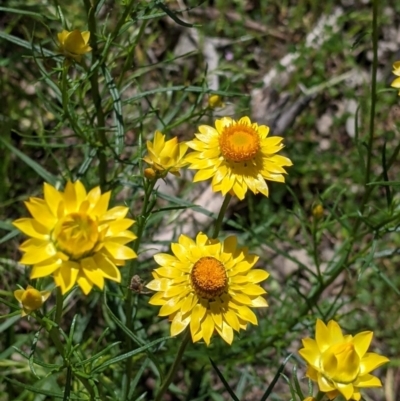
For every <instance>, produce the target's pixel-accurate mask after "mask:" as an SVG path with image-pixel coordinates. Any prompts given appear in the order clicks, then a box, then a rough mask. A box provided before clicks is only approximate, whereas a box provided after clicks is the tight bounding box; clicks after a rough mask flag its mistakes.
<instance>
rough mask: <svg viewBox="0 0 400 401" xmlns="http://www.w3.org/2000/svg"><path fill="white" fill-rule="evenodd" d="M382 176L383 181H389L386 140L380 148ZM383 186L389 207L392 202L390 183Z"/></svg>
mask: <svg viewBox="0 0 400 401" xmlns="http://www.w3.org/2000/svg"><path fill="white" fill-rule="evenodd" d="M382 177H383V180H384V181H385V182H389V176H388V170H387V163H386V141H385V143H384V144H383V148H382ZM383 188H384V189H385V195H386V203H387V206H388V207H390V205H391V204H392V191H391V190H390V185H385V186H384V187H383Z"/></svg>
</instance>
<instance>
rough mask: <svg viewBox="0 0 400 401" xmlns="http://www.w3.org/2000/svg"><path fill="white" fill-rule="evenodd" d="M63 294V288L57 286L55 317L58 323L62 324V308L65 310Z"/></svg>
mask: <svg viewBox="0 0 400 401" xmlns="http://www.w3.org/2000/svg"><path fill="white" fill-rule="evenodd" d="M63 302H64V299H63V295H62V293H61V288H60V287H57V289H56V314H55V317H54V321H55V322H56V323H57V325H60V321H61V316H62V310H63Z"/></svg>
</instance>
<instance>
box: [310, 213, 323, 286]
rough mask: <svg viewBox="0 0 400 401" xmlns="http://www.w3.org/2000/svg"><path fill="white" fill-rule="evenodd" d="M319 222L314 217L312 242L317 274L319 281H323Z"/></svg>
mask: <svg viewBox="0 0 400 401" xmlns="http://www.w3.org/2000/svg"><path fill="white" fill-rule="evenodd" d="M318 222H319V220H318V219H317V218H315V217H314V216H313V221H312V228H311V229H312V241H313V258H314V263H315V267H316V269H317V274H318V280H319V281H321V280H322V275H321V267H320V260H319V254H318V238H317V234H318Z"/></svg>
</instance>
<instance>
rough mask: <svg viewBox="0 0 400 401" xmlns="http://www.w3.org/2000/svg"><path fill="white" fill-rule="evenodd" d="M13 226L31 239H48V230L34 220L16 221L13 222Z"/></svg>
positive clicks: (23, 219)
mask: <svg viewBox="0 0 400 401" xmlns="http://www.w3.org/2000/svg"><path fill="white" fill-rule="evenodd" d="M13 226H15V227H17V228H18V230H20V231H22V232H23V233H24V234H26V235H28V236H29V237H32V238H37V239H41V240H47V239H48V238H49V230H48V229H47V228H46V227H45V226H43V225H42V224H40V223H38V222H37V221H36V220H34V219H29V218H22V219H18V220H15V221H14V222H13Z"/></svg>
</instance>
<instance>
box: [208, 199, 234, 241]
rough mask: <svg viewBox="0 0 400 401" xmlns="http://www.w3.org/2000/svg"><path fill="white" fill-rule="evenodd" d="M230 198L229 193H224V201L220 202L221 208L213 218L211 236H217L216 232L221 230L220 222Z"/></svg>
mask: <svg viewBox="0 0 400 401" xmlns="http://www.w3.org/2000/svg"><path fill="white" fill-rule="evenodd" d="M231 199H232V195H231V194H230V193H227V194H226V195H225V199H224V202H223V203H222V206H221V209H220V211H219V214H218V217H217V220H215V225H214V232H213V235H212V238H217V237H218V234H219V232H220V230H221V227H222V222H223V220H224V217H225V213H226V209H228V205H229V202H230V200H231Z"/></svg>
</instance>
